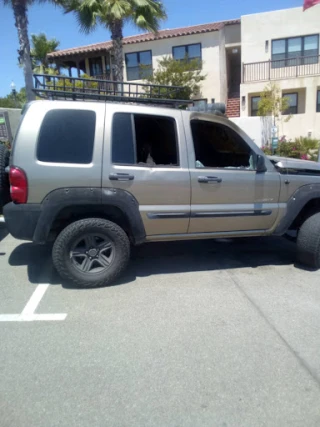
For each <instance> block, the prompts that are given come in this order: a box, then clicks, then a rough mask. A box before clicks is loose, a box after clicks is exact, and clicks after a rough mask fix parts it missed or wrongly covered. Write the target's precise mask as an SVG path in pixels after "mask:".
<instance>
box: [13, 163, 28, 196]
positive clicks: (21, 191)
mask: <svg viewBox="0 0 320 427" xmlns="http://www.w3.org/2000/svg"><path fill="white" fill-rule="evenodd" d="M9 180H10V193H11V199H12V201H13V202H15V203H27V200H28V180H27V175H26V173H25V171H24V170H22V169H20V168H17V167H16V166H10V172H9Z"/></svg>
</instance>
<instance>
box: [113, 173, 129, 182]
mask: <svg viewBox="0 0 320 427" xmlns="http://www.w3.org/2000/svg"><path fill="white" fill-rule="evenodd" d="M109 179H110V181H133V180H134V175H130V174H128V173H111V174H110V175H109Z"/></svg>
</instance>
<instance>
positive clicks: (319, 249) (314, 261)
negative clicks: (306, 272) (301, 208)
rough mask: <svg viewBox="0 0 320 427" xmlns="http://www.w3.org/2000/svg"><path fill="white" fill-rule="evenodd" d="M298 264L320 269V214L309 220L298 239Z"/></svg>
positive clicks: (300, 231) (301, 229)
mask: <svg viewBox="0 0 320 427" xmlns="http://www.w3.org/2000/svg"><path fill="white" fill-rule="evenodd" d="M297 249H298V253H297V258H298V262H300V263H301V264H304V265H307V266H309V267H311V268H314V269H319V268H320V213H317V214H315V215H313V216H311V217H310V218H308V219H307V220H306V221H305V222H304V223H303V224H302V226H301V228H300V230H299V233H298V239H297Z"/></svg>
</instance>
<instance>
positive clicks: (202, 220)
mask: <svg viewBox="0 0 320 427" xmlns="http://www.w3.org/2000/svg"><path fill="white" fill-rule="evenodd" d="M203 175H205V176H214V177H218V178H219V179H221V182H209V183H201V182H198V178H199V176H203ZM191 188H192V190H191V191H192V198H191V220H190V227H189V233H209V232H218V231H246V230H266V229H269V228H271V227H272V225H273V224H274V223H275V221H276V218H277V215H278V210H279V206H278V198H279V176H278V174H276V173H272V172H271V173H268V172H266V173H262V174H261V173H256V172H255V171H229V170H221V169H192V170H191Z"/></svg>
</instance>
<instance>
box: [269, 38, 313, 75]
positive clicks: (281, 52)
mask: <svg viewBox="0 0 320 427" xmlns="http://www.w3.org/2000/svg"><path fill="white" fill-rule="evenodd" d="M318 56H319V35H318V34H316V35H312V36H304V37H291V38H288V39H281V40H272V56H271V59H272V68H281V67H292V66H295V65H308V64H317V63H318V62H319V57H318Z"/></svg>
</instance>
